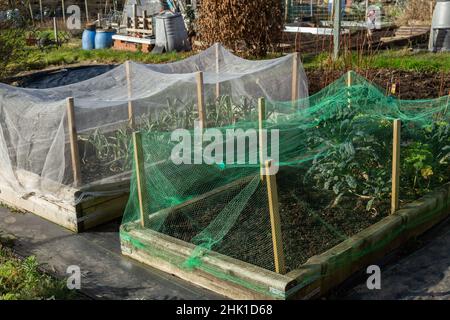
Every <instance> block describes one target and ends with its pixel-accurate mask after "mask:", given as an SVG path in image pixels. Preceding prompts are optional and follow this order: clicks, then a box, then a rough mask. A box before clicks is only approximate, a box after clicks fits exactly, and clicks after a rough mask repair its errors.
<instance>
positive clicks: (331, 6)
mask: <svg viewBox="0 0 450 320" xmlns="http://www.w3.org/2000/svg"><path fill="white" fill-rule="evenodd" d="M346 2H347V1H346V0H341V9H342V10H341V13H342V15H344V14H345V6H346ZM332 11H333V1H331V0H330V1H329V2H328V13H329V14H330V15H332V14H333V12H332Z"/></svg>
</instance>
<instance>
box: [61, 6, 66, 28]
mask: <svg viewBox="0 0 450 320" xmlns="http://www.w3.org/2000/svg"><path fill="white" fill-rule="evenodd" d="M61 6H62V15H63V21H64V25H66V4H65V3H64V0H61Z"/></svg>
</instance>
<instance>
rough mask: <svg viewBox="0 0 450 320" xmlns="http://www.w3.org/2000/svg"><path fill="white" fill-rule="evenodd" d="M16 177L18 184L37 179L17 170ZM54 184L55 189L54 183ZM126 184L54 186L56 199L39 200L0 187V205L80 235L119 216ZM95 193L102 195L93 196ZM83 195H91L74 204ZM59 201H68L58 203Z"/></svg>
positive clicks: (126, 187) (31, 194)
mask: <svg viewBox="0 0 450 320" xmlns="http://www.w3.org/2000/svg"><path fill="white" fill-rule="evenodd" d="M17 174H18V175H19V176H20V180H21V181H30V182H31V181H36V179H40V178H39V177H38V176H37V175H35V174H33V173H30V172H27V171H18V173H17ZM54 184H55V187H56V183H54ZM129 185H130V182H129V180H124V181H122V182H116V183H104V184H97V185H96V186H95V185H91V186H87V187H83V188H73V187H69V186H65V185H58V186H57V187H58V190H59V196H58V197H56V196H55V197H50V196H49V197H43V196H38V195H36V194H34V193H30V194H27V195H20V194H18V193H17V192H16V191H13V190H12V189H10V188H9V187H7V186H3V185H0V202H2V203H5V204H7V205H9V206H11V207H14V208H17V209H19V210H25V211H29V212H31V213H34V214H36V215H38V216H40V217H42V218H44V219H47V220H49V221H51V222H54V223H56V224H58V225H60V226H62V227H64V228H67V229H69V230H71V231H74V232H81V231H83V230H86V229H90V228H92V227H95V226H97V225H99V224H102V223H105V222H107V221H111V220H113V219H115V218H118V217H120V216H121V215H122V214H123V211H124V208H125V205H126V203H127V200H128V190H129ZM118 190H119V191H118ZM120 190H123V191H120ZM125 190H126V191H125ZM98 191H101V192H102V194H103V195H95V192H98ZM83 192H85V193H86V192H91V193H93V194H94V195H89V196H87V197H85V198H84V199H82V200H81V201H77V199H79V197H80V195H81V194H82V193H83ZM108 193H109V194H110V195H108ZM61 198H65V199H72V201H67V200H66V201H62V200H60V199H61Z"/></svg>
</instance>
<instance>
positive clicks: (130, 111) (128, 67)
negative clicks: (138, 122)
mask: <svg viewBox="0 0 450 320" xmlns="http://www.w3.org/2000/svg"><path fill="white" fill-rule="evenodd" d="M125 72H126V76H127V87H128V123H129V125H130V128H134V124H135V123H134V113H133V101H132V94H133V91H132V85H131V84H132V83H131V65H130V61H127V62H125Z"/></svg>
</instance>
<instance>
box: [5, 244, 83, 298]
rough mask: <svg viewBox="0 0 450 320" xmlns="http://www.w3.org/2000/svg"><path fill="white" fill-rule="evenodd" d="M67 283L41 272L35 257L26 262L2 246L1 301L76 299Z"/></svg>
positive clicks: (27, 259)
mask: <svg viewBox="0 0 450 320" xmlns="http://www.w3.org/2000/svg"><path fill="white" fill-rule="evenodd" d="M74 298H76V295H75V293H74V292H72V291H69V290H68V289H67V288H66V284H65V281H60V280H56V279H54V278H52V277H51V276H49V275H48V274H45V273H43V272H41V271H40V270H39V263H38V262H37V260H36V258H35V257H34V256H30V257H28V258H26V259H24V260H20V259H18V258H17V257H15V256H14V255H13V254H12V252H11V251H10V250H9V249H6V248H2V247H1V244H0V300H41V299H74Z"/></svg>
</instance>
